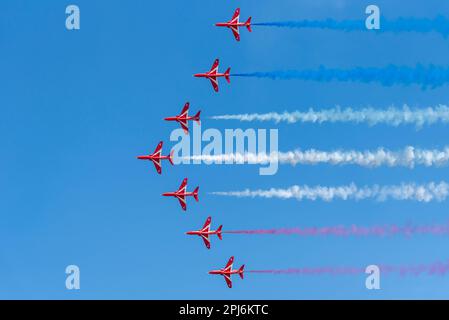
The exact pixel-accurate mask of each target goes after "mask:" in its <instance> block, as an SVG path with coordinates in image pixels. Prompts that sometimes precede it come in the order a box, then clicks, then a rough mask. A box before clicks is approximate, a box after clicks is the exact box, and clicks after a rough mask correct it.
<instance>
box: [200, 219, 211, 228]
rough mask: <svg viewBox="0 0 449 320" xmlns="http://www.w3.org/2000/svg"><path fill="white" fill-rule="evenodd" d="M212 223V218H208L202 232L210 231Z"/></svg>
mask: <svg viewBox="0 0 449 320" xmlns="http://www.w3.org/2000/svg"><path fill="white" fill-rule="evenodd" d="M211 221H212V218H211V217H207V219H206V222H205V223H204V226H203V228H202V229H201V231H209V228H210V222H211Z"/></svg>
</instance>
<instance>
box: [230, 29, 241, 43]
mask: <svg viewBox="0 0 449 320" xmlns="http://www.w3.org/2000/svg"><path fill="white" fill-rule="evenodd" d="M231 30H232V34H233V35H234V38H235V40H237V41H240V33H239V27H231Z"/></svg>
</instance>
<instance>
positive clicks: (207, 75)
mask: <svg viewBox="0 0 449 320" xmlns="http://www.w3.org/2000/svg"><path fill="white" fill-rule="evenodd" d="M193 76H194V77H197V78H220V77H226V76H227V74H226V73H196V74H194V75H193Z"/></svg>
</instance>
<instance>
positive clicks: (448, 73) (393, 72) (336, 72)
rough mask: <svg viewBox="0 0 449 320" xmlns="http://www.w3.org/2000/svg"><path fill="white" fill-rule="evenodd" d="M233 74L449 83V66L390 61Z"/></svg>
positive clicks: (387, 83) (389, 83) (432, 84)
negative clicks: (369, 64)
mask: <svg viewBox="0 0 449 320" xmlns="http://www.w3.org/2000/svg"><path fill="white" fill-rule="evenodd" d="M232 76H237V77H255V78H268V79H272V80H276V79H284V80H290V79H299V80H307V81H318V82H331V81H341V82H362V83H370V82H377V83H380V84H382V85H384V86H392V85H395V84H402V85H413V84H416V85H420V86H421V87H422V88H423V89H425V88H428V87H430V88H436V87H439V86H442V85H443V84H447V83H449V67H441V66H434V65H429V66H423V65H421V64H418V65H417V66H416V67H406V66H395V65H389V66H386V67H380V68H376V67H368V68H363V67H355V68H349V69H338V68H333V69H331V68H326V67H324V66H320V67H319V68H318V69H304V70H290V71H288V70H287V71H270V72H251V73H237V74H232Z"/></svg>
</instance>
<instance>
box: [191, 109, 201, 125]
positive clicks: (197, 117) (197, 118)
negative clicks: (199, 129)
mask: <svg viewBox="0 0 449 320" xmlns="http://www.w3.org/2000/svg"><path fill="white" fill-rule="evenodd" d="M200 114H201V110H200V111H198V112H197V113H196V115H195V116H194V117H193V120H194V121H196V123H198V124H201V122H200Z"/></svg>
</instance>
